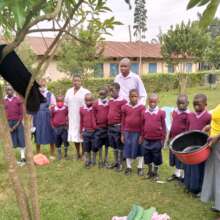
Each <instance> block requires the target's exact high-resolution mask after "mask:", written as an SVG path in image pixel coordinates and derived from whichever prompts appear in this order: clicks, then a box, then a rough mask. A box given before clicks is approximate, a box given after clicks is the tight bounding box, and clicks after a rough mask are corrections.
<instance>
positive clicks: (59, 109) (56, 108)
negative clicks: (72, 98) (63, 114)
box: [54, 105, 66, 111]
mask: <svg viewBox="0 0 220 220" xmlns="http://www.w3.org/2000/svg"><path fill="white" fill-rule="evenodd" d="M65 108H66V106H65V105H64V106H63V107H61V108H59V107H58V106H55V107H54V110H55V111H62V110H64V109H65Z"/></svg>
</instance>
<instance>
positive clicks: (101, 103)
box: [98, 99, 108, 106]
mask: <svg viewBox="0 0 220 220" xmlns="http://www.w3.org/2000/svg"><path fill="white" fill-rule="evenodd" d="M104 101H106V103H103V102H102V100H101V99H98V104H99V105H103V106H106V105H108V99H104Z"/></svg>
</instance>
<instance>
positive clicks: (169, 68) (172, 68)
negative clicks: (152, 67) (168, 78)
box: [167, 64, 174, 73]
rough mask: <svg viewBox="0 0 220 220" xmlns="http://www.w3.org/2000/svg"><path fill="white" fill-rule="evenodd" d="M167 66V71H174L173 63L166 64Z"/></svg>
mask: <svg viewBox="0 0 220 220" xmlns="http://www.w3.org/2000/svg"><path fill="white" fill-rule="evenodd" d="M167 68H168V73H174V65H173V64H168V65H167Z"/></svg>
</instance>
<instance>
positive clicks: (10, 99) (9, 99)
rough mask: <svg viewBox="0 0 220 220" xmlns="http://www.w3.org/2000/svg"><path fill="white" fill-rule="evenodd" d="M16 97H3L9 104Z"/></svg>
mask: <svg viewBox="0 0 220 220" xmlns="http://www.w3.org/2000/svg"><path fill="white" fill-rule="evenodd" d="M15 97H16V96H15V95H13V96H12V97H11V98H9V97H8V96H7V95H6V96H5V99H7V100H8V101H9V102H11V101H12V100H13V99H14V98H15Z"/></svg>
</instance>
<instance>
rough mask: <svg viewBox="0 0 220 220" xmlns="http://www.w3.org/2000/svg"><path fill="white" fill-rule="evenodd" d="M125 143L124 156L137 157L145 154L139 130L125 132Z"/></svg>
mask: <svg viewBox="0 0 220 220" xmlns="http://www.w3.org/2000/svg"><path fill="white" fill-rule="evenodd" d="M124 137H125V145H124V157H125V158H131V159H135V158H136V157H141V156H143V151H142V149H141V148H142V146H141V145H140V144H139V138H140V133H139V132H128V131H126V132H124Z"/></svg>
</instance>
